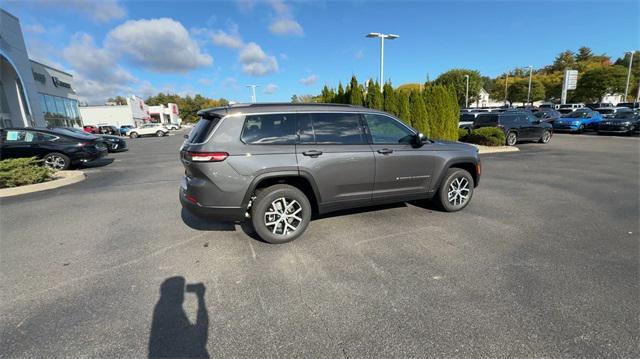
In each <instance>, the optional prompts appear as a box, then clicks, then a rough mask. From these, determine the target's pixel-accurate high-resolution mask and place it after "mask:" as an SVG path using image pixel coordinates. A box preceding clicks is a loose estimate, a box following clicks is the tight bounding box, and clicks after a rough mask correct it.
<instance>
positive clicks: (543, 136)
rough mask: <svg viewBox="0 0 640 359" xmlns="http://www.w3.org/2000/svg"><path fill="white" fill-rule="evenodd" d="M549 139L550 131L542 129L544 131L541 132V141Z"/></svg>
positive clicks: (544, 141)
mask: <svg viewBox="0 0 640 359" xmlns="http://www.w3.org/2000/svg"><path fill="white" fill-rule="evenodd" d="M550 139H551V132H549V131H544V133H543V134H542V143H547V142H549V140H550Z"/></svg>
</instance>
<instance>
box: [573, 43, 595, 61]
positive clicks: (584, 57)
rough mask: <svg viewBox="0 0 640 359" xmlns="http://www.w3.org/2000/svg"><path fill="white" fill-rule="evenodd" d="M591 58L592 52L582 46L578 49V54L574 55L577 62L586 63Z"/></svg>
mask: <svg viewBox="0 0 640 359" xmlns="http://www.w3.org/2000/svg"><path fill="white" fill-rule="evenodd" d="M592 58H593V52H592V51H591V49H590V48H588V47H586V46H583V47H581V48H579V49H578V53H577V54H576V61H577V62H586V61H589V60H591V59H592Z"/></svg>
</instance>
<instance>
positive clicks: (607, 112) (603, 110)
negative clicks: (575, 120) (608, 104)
mask: <svg viewBox="0 0 640 359" xmlns="http://www.w3.org/2000/svg"><path fill="white" fill-rule="evenodd" d="M598 112H600V113H601V114H603V115H610V114H612V113H613V112H614V110H613V109H610V108H600V109H598Z"/></svg>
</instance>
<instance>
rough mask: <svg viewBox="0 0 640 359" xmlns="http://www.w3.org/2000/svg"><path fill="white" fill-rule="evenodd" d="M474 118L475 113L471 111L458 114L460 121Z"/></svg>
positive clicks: (471, 120)
mask: <svg viewBox="0 0 640 359" xmlns="http://www.w3.org/2000/svg"><path fill="white" fill-rule="evenodd" d="M475 119H476V115H474V114H471V113H463V114H462V115H460V121H470V122H473V121H474V120H475Z"/></svg>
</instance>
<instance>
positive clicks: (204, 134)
mask: <svg viewBox="0 0 640 359" xmlns="http://www.w3.org/2000/svg"><path fill="white" fill-rule="evenodd" d="M218 122H220V117H218V116H216V117H200V121H198V123H197V124H196V126H195V127H194V128H193V130H191V133H189V138H188V140H189V142H191V143H202V142H205V141H206V140H207V138H209V135H210V134H211V132H212V131H213V129H214V128H216V125H217V124H218Z"/></svg>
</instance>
